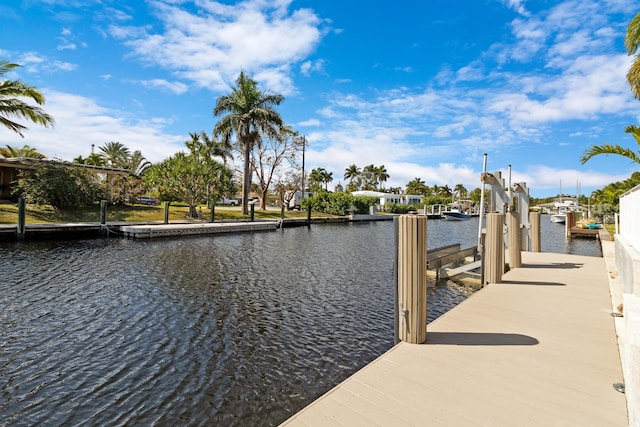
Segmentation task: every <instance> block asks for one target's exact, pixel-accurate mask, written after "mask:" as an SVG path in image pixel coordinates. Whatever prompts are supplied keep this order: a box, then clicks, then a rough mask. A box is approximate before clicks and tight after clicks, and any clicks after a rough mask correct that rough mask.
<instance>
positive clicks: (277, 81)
mask: <svg viewBox="0 0 640 427" xmlns="http://www.w3.org/2000/svg"><path fill="white" fill-rule="evenodd" d="M638 11H640V1H630V0H593V1H591V0H568V1H553V0H539V1H525V0H458V1H451V0H429V1H419V0H397V1H394V2H390V1H382V0H367V1H360V0H352V1H338V0H322V1H319V0H316V1H311V0H298V1H295V0H247V1H229V0H227V1H209V0H196V1H181V0H156V1H145V0H137V1H116V0H113V1H112V0H0V58H2V59H5V60H9V61H11V62H15V63H18V64H21V65H22V66H23V67H22V68H20V69H18V70H17V72H15V73H12V75H10V76H9V77H10V78H19V79H21V80H22V81H24V82H26V83H29V84H31V85H35V86H37V87H38V88H40V89H41V90H42V92H43V93H44V95H45V97H46V100H47V102H46V105H45V110H46V111H47V112H48V113H50V114H51V115H52V116H54V118H55V120H56V126H55V127H54V128H41V127H38V126H35V125H29V130H28V131H27V132H26V133H25V138H24V139H21V138H20V137H19V136H18V135H16V134H13V133H11V132H10V131H8V130H6V129H4V128H0V145H2V146H4V145H12V146H16V145H17V146H22V145H23V144H28V145H30V146H32V147H35V148H37V149H38V150H40V151H41V152H43V153H44V154H46V155H48V156H49V157H50V158H59V159H64V160H71V159H72V158H74V157H77V156H79V155H82V156H87V155H88V154H90V151H91V144H95V146H96V147H98V146H100V145H103V144H104V143H105V142H108V141H119V142H121V143H123V144H124V145H126V146H127V147H129V148H130V149H131V150H141V151H142V154H143V155H144V156H145V157H147V159H149V160H151V161H153V162H157V161H161V160H163V159H164V158H166V157H168V156H170V155H172V154H174V153H175V152H177V151H179V150H181V149H183V147H184V141H185V140H187V139H188V137H189V133H190V132H199V131H201V130H205V131H207V132H209V133H210V132H211V130H212V129H213V126H214V125H215V118H214V117H213V115H212V110H213V107H214V105H215V101H216V99H217V98H218V97H219V96H220V95H222V94H226V93H229V92H230V87H231V86H232V85H233V83H234V81H235V79H236V77H237V76H238V73H239V72H240V70H245V71H246V72H247V73H248V74H250V75H251V76H252V77H253V78H254V79H256V80H257V81H258V82H259V84H260V85H261V87H262V88H263V89H265V90H271V91H276V92H279V93H281V94H283V95H284V96H285V101H284V103H283V104H282V105H281V106H280V108H279V111H280V112H281V114H282V116H283V118H284V120H285V121H286V122H287V123H288V124H290V125H291V126H292V127H293V128H294V129H295V130H297V131H299V132H300V134H304V135H306V137H307V140H308V142H309V147H308V149H307V152H306V159H305V160H306V167H307V171H308V170H310V169H311V168H314V167H324V168H325V169H326V170H328V171H330V172H333V177H334V181H333V183H332V184H333V185H335V184H337V183H338V182H339V181H343V182H344V180H343V179H342V178H343V175H344V169H345V168H346V167H347V166H349V165H351V164H354V163H355V164H357V165H359V166H361V167H362V166H365V165H368V164H375V165H382V164H383V165H385V167H386V168H387V171H388V173H389V174H390V179H389V181H388V182H387V186H401V187H404V186H405V185H406V184H407V182H409V181H410V180H412V179H413V178H416V177H419V178H421V179H423V180H424V181H425V182H426V183H427V185H434V184H438V185H445V184H446V185H449V187H452V188H453V187H454V186H455V185H456V184H459V183H462V184H464V185H465V186H466V187H467V188H468V189H470V190H471V189H473V188H476V187H478V186H479V185H480V181H479V174H480V172H481V170H482V158H483V153H487V154H488V170H490V171H496V170H502V171H506V169H507V168H508V165H511V166H512V180H513V181H514V182H526V183H527V185H528V186H529V188H530V191H531V195H532V196H534V197H545V196H551V195H555V194H557V193H558V190H559V188H558V187H559V185H560V181H562V189H563V191H564V192H568V193H575V192H576V187H577V184H578V183H580V191H581V193H582V194H588V193H590V192H591V191H592V190H593V189H596V188H600V187H602V186H604V185H606V184H608V183H610V182H612V181H618V180H623V179H626V178H628V177H629V175H630V174H631V173H632V172H634V171H636V170H637V166H635V167H634V166H633V165H632V164H630V162H629V161H627V160H626V159H623V158H616V157H615V156H599V157H596V158H594V159H592V160H591V161H589V162H588V163H587V164H586V165H584V166H583V165H580V163H579V157H580V155H581V154H582V153H583V152H584V150H585V149H587V148H588V147H589V146H590V145H592V144H604V143H614V144H620V145H623V146H626V147H629V148H632V149H634V150H635V149H637V145H636V143H635V141H634V139H633V138H632V137H631V136H630V135H628V134H625V133H624V128H625V126H627V125H630V124H639V121H640V101H638V100H635V99H634V98H633V96H632V94H631V91H630V89H629V86H628V83H627V81H626V78H625V74H626V72H627V70H628V68H629V65H630V63H631V60H632V58H631V57H629V56H627V55H626V53H625V50H624V44H623V42H624V33H625V30H626V26H627V24H628V23H629V21H630V20H631V18H632V17H633V16H634V15H635V14H636V13H638ZM238 165H239V163H238Z"/></svg>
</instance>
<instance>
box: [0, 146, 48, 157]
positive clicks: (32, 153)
mask: <svg viewBox="0 0 640 427" xmlns="http://www.w3.org/2000/svg"><path fill="white" fill-rule="evenodd" d="M0 156H4V157H6V158H10V157H28V158H31V159H46V158H47V156H45V155H44V154H42V153H40V152H39V151H38V150H36V149H35V148H32V147H29V146H28V145H25V146H23V147H22V148H18V147H12V146H10V145H7V146H6V147H5V148H0Z"/></svg>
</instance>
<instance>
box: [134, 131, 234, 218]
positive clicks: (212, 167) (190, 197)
mask: <svg viewBox="0 0 640 427" xmlns="http://www.w3.org/2000/svg"><path fill="white" fill-rule="evenodd" d="M185 144H189V145H190V147H191V148H190V152H189V153H184V152H179V153H177V154H176V155H174V156H171V157H169V158H168V159H166V160H164V161H163V162H162V163H158V164H155V165H152V166H151V167H149V169H147V171H146V172H145V174H144V177H143V180H144V182H145V184H146V186H147V187H148V188H150V189H153V190H155V191H156V192H158V194H159V195H160V197H161V198H162V199H164V200H170V201H171V200H178V201H182V202H184V203H186V204H187V205H189V214H190V216H191V217H193V218H195V217H197V215H198V214H197V212H196V206H198V205H199V204H204V203H206V202H208V201H209V200H211V199H218V198H219V197H220V196H221V195H223V194H228V193H230V192H233V172H232V171H231V170H230V169H229V168H227V167H226V166H224V165H223V164H222V163H220V162H218V161H216V160H214V159H213V158H211V156H210V155H206V154H203V153H206V151H207V150H206V147H205V144H204V143H202V142H201V141H198V142H195V143H194V141H193V140H191V141H187V142H186V143H185Z"/></svg>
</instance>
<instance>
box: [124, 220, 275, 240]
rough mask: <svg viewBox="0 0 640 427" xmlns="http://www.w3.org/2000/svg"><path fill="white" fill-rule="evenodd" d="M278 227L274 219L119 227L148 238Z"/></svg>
mask: <svg viewBox="0 0 640 427" xmlns="http://www.w3.org/2000/svg"><path fill="white" fill-rule="evenodd" d="M279 227H280V224H279V223H278V222H276V221H260V222H233V223H224V222H204V223H194V224H156V225H127V226H121V227H119V231H120V232H121V233H122V234H123V235H124V237H129V238H134V239H150V238H157V237H176V236H196V235H204V234H220V233H239V232H252V231H273V230H276V229H278V228H279Z"/></svg>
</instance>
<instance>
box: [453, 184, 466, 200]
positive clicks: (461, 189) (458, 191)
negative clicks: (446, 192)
mask: <svg viewBox="0 0 640 427" xmlns="http://www.w3.org/2000/svg"><path fill="white" fill-rule="evenodd" d="M453 192H454V194H455V195H456V196H458V199H464V198H466V197H467V194H468V193H469V192H468V191H467V189H466V188H465V186H464V185H463V184H456V186H455V188H454V189H453Z"/></svg>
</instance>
